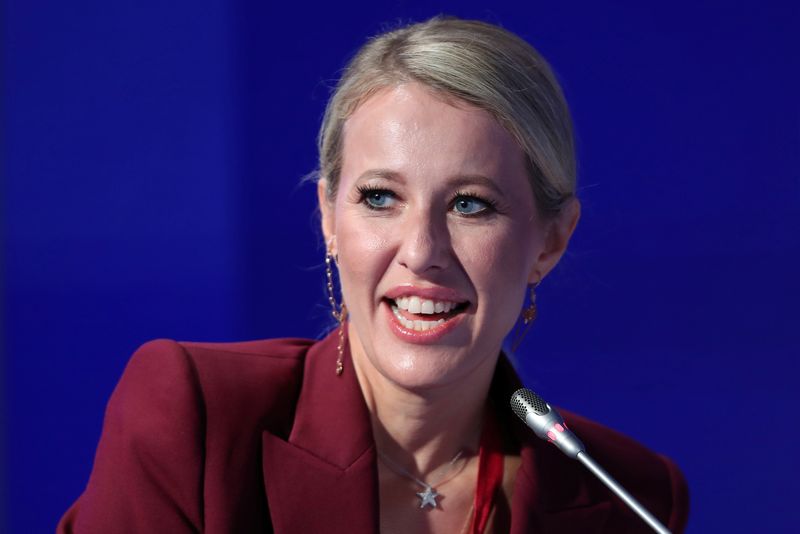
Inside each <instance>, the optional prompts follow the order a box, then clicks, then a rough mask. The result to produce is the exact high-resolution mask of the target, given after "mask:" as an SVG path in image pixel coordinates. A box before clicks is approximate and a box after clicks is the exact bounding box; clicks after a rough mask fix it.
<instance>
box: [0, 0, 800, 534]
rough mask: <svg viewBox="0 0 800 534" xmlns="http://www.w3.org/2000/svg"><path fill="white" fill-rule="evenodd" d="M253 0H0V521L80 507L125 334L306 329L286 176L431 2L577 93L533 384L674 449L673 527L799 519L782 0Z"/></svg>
mask: <svg viewBox="0 0 800 534" xmlns="http://www.w3.org/2000/svg"><path fill="white" fill-rule="evenodd" d="M268 4H271V3H269V2H257V1H250V2H247V1H243V0H240V1H238V2H230V1H223V0H216V1H212V2H205V3H203V4H202V7H201V6H200V5H199V4H198V3H197V2H153V1H137V2H108V1H107V0H105V1H100V0H95V1H83V2H78V3H75V2H55V1H47V0H24V1H23V0H8V1H7V2H6V4H5V6H4V10H5V17H4V40H5V44H4V46H3V53H4V57H3V63H4V71H5V73H4V84H3V91H4V95H3V98H4V103H3V105H4V136H5V147H4V148H5V153H4V166H5V167H4V169H3V178H4V182H3V187H4V195H3V208H2V209H3V221H2V228H3V230H4V232H5V236H4V238H5V241H4V251H3V252H4V260H5V266H4V269H5V280H4V323H5V324H4V337H5V339H4V343H5V347H4V349H5V350H4V353H5V356H4V359H3V364H4V374H5V392H4V393H5V396H4V399H3V402H4V403H5V418H4V423H5V424H4V426H5V449H6V450H5V452H6V463H5V471H6V473H5V474H6V481H5V490H4V491H5V498H4V499H3V504H4V505H5V507H6V512H7V516H8V517H7V525H8V528H7V531H9V532H23V531H24V532H45V531H51V530H52V528H53V526H54V524H55V522H56V521H57V518H58V517H59V516H60V514H61V513H62V512H63V511H64V510H65V509H66V508H67V507H68V506H69V504H70V503H71V502H72V500H74V499H75V498H76V497H77V496H78V495H79V493H80V492H81V490H82V488H83V486H84V485H85V483H86V479H87V477H88V474H89V470H90V467H91V462H92V457H93V453H94V447H95V444H96V441H97V438H98V437H99V433H100V429H101V422H102V415H103V408H104V405H105V402H106V400H107V398H108V396H109V394H110V393H111V390H112V388H113V387H114V384H115V382H116V380H117V378H118V377H119V374H120V373H121V371H122V369H123V367H124V365H125V362H126V360H127V358H128V356H129V355H130V353H131V352H132V351H133V350H134V349H135V348H136V347H137V346H138V345H139V344H141V343H142V342H144V341H146V340H147V339H150V338H154V337H171V338H178V339H198V340H233V339H243V338H257V337H274V336H307V337H314V336H317V335H318V334H319V333H320V332H321V331H322V329H323V327H324V324H325V323H326V321H327V315H326V311H325V306H324V304H325V300H324V295H323V287H324V285H323V271H322V269H321V260H322V248H321V246H320V239H319V236H318V233H317V231H316V224H317V223H316V219H315V217H314V190H313V187H310V186H307V185H306V186H302V187H299V186H298V183H299V180H300V178H301V177H302V176H303V175H304V174H305V173H307V172H309V171H311V170H313V168H314V166H315V150H314V137H315V132H316V128H317V125H318V122H319V119H320V117H321V113H322V109H323V106H324V103H325V100H326V97H327V94H328V87H329V86H330V84H331V83H332V80H333V79H335V77H336V76H337V72H338V69H340V68H341V66H342V65H343V63H344V61H345V59H346V58H347V57H349V56H350V55H351V54H352V53H353V52H354V51H355V49H356V48H357V47H358V46H359V45H360V44H361V43H362V42H363V39H364V37H365V36H367V35H371V34H374V33H376V32H378V31H379V30H380V29H382V28H384V27H385V24H386V23H391V22H393V21H396V20H398V19H402V20H412V19H413V20H418V19H421V18H426V17H428V16H430V15H433V14H436V13H438V12H448V13H452V14H457V15H460V16H465V17H479V18H483V19H486V20H489V21H493V22H500V23H502V24H504V25H505V26H506V27H508V28H509V29H511V30H514V31H516V32H518V33H519V34H521V35H522V36H524V37H526V38H527V39H529V40H530V41H531V42H532V43H534V44H535V45H536V46H537V47H538V48H539V49H540V50H541V51H542V52H543V53H544V54H545V55H546V56H547V57H548V58H549V59H550V61H551V62H552V64H553V65H554V67H555V69H556V71H557V72H558V73H559V75H560V78H561V79H562V81H563V84H564V87H565V90H566V93H567V96H568V99H569V100H570V103H571V105H572V108H573V110H574V115H575V121H576V124H577V132H578V137H579V148H580V181H581V191H580V195H581V197H582V199H583V206H584V213H583V219H582V221H581V225H580V227H579V230H578V232H577V235H576V237H575V239H574V244H573V247H572V249H571V252H570V253H569V255H568V257H566V258H565V260H564V261H563V262H562V265H561V266H560V267H559V269H558V272H557V273H556V275H555V276H553V277H551V278H550V279H548V281H547V282H546V283H545V284H544V285H543V287H542V288H541V289H540V291H539V299H538V303H539V306H540V318H539V320H538V321H537V324H536V325H535V327H534V329H533V331H532V332H531V333H530V334H529V336H528V339H527V340H526V343H525V345H524V346H523V348H522V349H521V351H520V354H519V357H520V360H521V361H522V366H523V373H524V374H525V376H526V378H527V380H528V382H529V383H530V384H531V385H533V386H535V387H537V388H538V389H539V390H540V392H541V393H542V394H544V395H545V396H546V397H548V398H549V399H550V400H551V401H552V402H554V403H557V404H561V405H563V406H565V407H569V408H572V409H575V410H577V411H580V412H582V413H584V414H586V415H588V416H590V417H593V418H595V419H598V420H600V421H602V422H604V423H606V424H608V425H610V426H613V427H616V428H618V429H620V430H623V431H625V432H627V433H629V434H631V435H632V436H634V437H636V438H637V439H639V440H641V441H643V442H644V443H646V444H648V445H649V446H651V447H652V448H654V449H656V450H659V451H662V452H664V453H666V454H668V455H670V456H672V457H674V458H675V459H676V460H677V461H678V462H679V464H680V465H681V466H682V467H683V469H684V471H685V473H686V475H687V477H688V479H689V483H690V486H691V489H692V504H693V510H692V516H691V521H690V529H689V531H690V532H697V533H699V532H722V531H729V532H757V531H759V532H789V527H788V524H789V519H790V514H789V512H788V511H787V509H788V507H789V505H790V504H793V503H794V502H795V500H796V498H797V497H798V491H797V490H796V483H795V482H794V480H793V479H794V477H795V476H796V474H797V473H798V472H800V469H798V462H797V460H796V459H794V458H795V455H793V454H791V449H792V446H793V444H794V442H795V441H796V438H797V437H798V432H797V424H796V423H791V421H792V420H796V419H797V418H796V416H792V414H793V413H794V412H795V409H796V408H797V407H798V404H799V402H798V401H799V400H800V399H798V393H797V387H796V385H795V381H796V377H797V376H798V373H797V371H798V365H797V359H798V356H800V333H799V332H798V330H799V329H798V327H797V323H798V318H800V313H798V311H797V309H798V308H797V302H798V300H799V299H800V282H799V281H798V272H800V237H798V230H799V229H800V171H798V169H799V168H800V166H799V165H798V164H800V156H799V155H798V154H800V150H798V149H800V111H799V110H800V106H799V105H798V101H797V98H798V97H797V95H798V94H800V83H798V72H800V61H798V56H797V54H796V50H797V49H798V45H800V42H798V41H799V39H798V37H797V28H798V27H800V20H799V17H798V11H797V7H794V6H790V2H787V3H786V5H785V6H782V5H781V3H780V2H772V3H771V5H769V6H765V5H764V3H763V2H756V1H754V0H750V1H748V2H745V3H737V4H736V7H735V8H734V7H727V6H728V5H729V3H727V2H717V3H714V4H712V3H709V2H700V3H698V2H688V1H684V2H678V3H677V4H676V3H675V2H672V3H670V4H669V5H668V7H655V5H654V4H652V3H644V2H636V1H628V2H616V3H614V5H613V6H612V5H600V4H602V3H598V2H494V3H493V5H494V6H495V7H492V8H491V9H490V8H487V7H480V6H479V5H478V3H476V2H463V1H450V2H444V1H441V2H433V3H432V4H430V5H432V6H433V7H425V8H423V7H420V6H421V5H422V2H420V3H419V5H415V4H412V3H411V2H404V1H395V2H391V3H386V4H387V5H386V6H383V7H381V6H378V5H377V4H376V3H372V5H371V6H370V8H369V9H363V8H362V9H358V8H356V7H349V8H348V7H346V6H343V5H342V4H341V3H339V2H336V3H331V4H330V5H328V6H327V7H310V6H308V5H307V4H304V3H293V4H291V5H283V6H275V5H268ZM731 6H732V5H731ZM621 406H628V408H626V409H621V408H620V407H621ZM778 435H780V436H782V438H783V439H781V440H778V439H776V436H778ZM0 530H2V525H0Z"/></svg>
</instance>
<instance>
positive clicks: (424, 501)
mask: <svg viewBox="0 0 800 534" xmlns="http://www.w3.org/2000/svg"><path fill="white" fill-rule="evenodd" d="M463 454H464V449H461V450H460V451H458V452H457V453H456V455H455V456H453V458H452V459H451V460H450V462H448V464H447V470H446V471H445V472H444V473H443V474H442V479H440V480H436V481H435V482H425V481H424V480H420V479H418V478H417V477H415V476H414V475H412V474H411V472H409V471H408V469H405V468H404V467H403V466H401V465H398V464H396V463H395V462H393V461H392V459H391V458H389V457H388V456H386V455H385V454H384V453H382V452H381V451H378V456H379V457H380V459H381V461H382V462H383V465H385V466H386V467H388V468H389V469H391V470H392V471H394V473H395V474H397V475H400V476H401V477H404V478H407V479H408V480H410V481H412V482H414V483H416V484H417V485H419V486H421V487H422V491H418V492H415V493H416V494H417V497H419V500H420V502H419V507H420V508H425V507H426V506H430V507H431V508H437V507H438V506H439V503H438V502H437V501H436V499H437V498H438V497H441V493H439V492H438V491H436V488H435V486H441V485H443V484H445V483H447V482H449V481H450V480H451V479H453V478H455V476H456V475H458V474H459V473H460V472H461V470H460V469H459V470H457V471H456V472H455V473H450V471H452V469H453V466H454V465H455V463H456V462H457V461H458V460H459V458H461V456H462V455H463ZM464 465H466V462H465V464H464ZM462 468H463V465H462ZM448 473H450V476H447V475H448Z"/></svg>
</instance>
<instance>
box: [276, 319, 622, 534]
mask: <svg viewBox="0 0 800 534" xmlns="http://www.w3.org/2000/svg"><path fill="white" fill-rule="evenodd" d="M337 336H338V334H337V333H336V332H333V333H332V334H330V335H329V336H328V337H326V338H325V339H324V340H322V341H320V342H318V343H315V344H314V345H313V346H312V347H311V348H310V349H309V352H308V354H307V356H306V360H305V371H304V378H303V385H302V388H301V391H300V396H299V398H298V401H297V409H296V413H295V418H294V425H293V427H292V430H291V433H290V434H289V436H288V439H285V438H284V437H281V436H279V435H277V434H274V433H272V432H270V431H264V433H263V435H262V453H263V458H262V465H263V475H264V486H265V489H266V494H267V500H268V505H269V508H270V515H271V517H272V522H273V528H274V530H275V532H276V533H291V532H329V533H332V534H336V533H339V532H342V533H345V532H347V533H352V534H360V533H372V532H378V528H379V521H378V509H379V502H378V475H377V465H376V462H377V460H376V454H375V445H374V440H373V437H372V430H371V425H370V417H369V412H368V410H367V407H366V404H365V402H364V399H363V396H362V393H361V388H360V386H359V384H358V380H357V379H356V374H355V372H354V370H353V365H352V360H351V357H350V351H349V344H345V347H346V348H345V353H344V364H345V370H344V373H343V374H342V375H341V376H336V374H335V371H334V370H335V366H336V356H337V343H338V337H337ZM519 387H522V384H521V382H520V380H519V377H518V375H517V373H516V372H515V371H514V368H513V367H512V365H511V364H510V363H509V361H508V360H507V358H506V357H505V356H504V355H501V357H500V359H499V361H498V365H497V369H496V371H495V376H494V379H493V382H492V388H491V391H490V399H491V402H492V403H493V405H494V407H495V413H496V417H497V420H498V423H499V425H500V426H502V427H504V428H506V429H507V433H508V434H509V436H510V437H511V439H512V441H513V442H515V443H517V444H518V446H519V452H520V455H521V459H522V467H521V468H520V471H519V473H518V474H517V478H516V481H515V483H514V493H513V496H512V503H511V532H512V533H513V534H523V533H526V534H527V533H531V532H564V533H569V532H575V533H589V534H590V533H593V532H602V531H603V529H604V525H605V523H606V521H607V518H608V514H609V511H610V505H611V503H610V501H608V500H601V501H598V500H597V499H595V498H593V497H592V495H591V494H590V492H589V491H587V487H586V484H585V481H586V473H585V472H584V471H583V466H581V465H579V463H578V462H575V461H574V460H570V459H569V458H567V457H566V456H564V455H563V454H561V452H559V451H558V450H557V449H556V448H555V447H553V446H552V445H550V444H548V443H546V442H544V441H541V440H539V439H538V438H536V437H535V436H534V435H533V433H532V431H530V430H529V429H528V428H527V427H526V426H525V425H524V424H523V423H522V422H521V421H520V420H519V419H518V418H517V417H516V416H514V415H513V413H512V412H511V410H510V409H509V408H508V400H509V398H510V397H511V394H512V393H513V392H514V391H516V389H518V388H519Z"/></svg>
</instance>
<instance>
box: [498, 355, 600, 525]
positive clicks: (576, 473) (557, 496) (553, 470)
mask: <svg viewBox="0 0 800 534" xmlns="http://www.w3.org/2000/svg"><path fill="white" fill-rule="evenodd" d="M520 387H522V383H521V382H520V380H519V377H518V376H517V374H516V372H515V371H514V368H513V367H512V366H511V363H510V362H509V361H508V360H507V359H506V357H505V355H501V357H500V360H499V361H498V364H497V370H496V372H495V377H494V381H493V382H492V390H491V392H490V396H491V398H492V399H493V403H494V405H495V406H496V407H497V410H496V412H495V413H497V417H498V420H499V421H500V424H501V425H505V426H506V429H507V432H508V433H509V434H511V436H513V439H514V441H515V442H516V443H518V444H519V447H520V457H521V459H522V466H521V467H520V470H519V472H518V473H517V478H516V480H515V482H514V492H513V494H512V503H511V533H512V534H529V533H534V532H536V533H543V534H547V533H550V532H558V533H559V534H562V533H563V534H570V533H575V534H593V533H600V532H603V531H604V528H605V524H606V521H607V520H608V514H609V512H610V509H611V503H610V501H608V500H597V499H596V498H594V497H593V496H592V495H591V494H590V492H588V491H587V489H588V488H587V487H586V473H585V472H584V471H583V470H584V467H583V466H582V465H580V463H579V462H577V461H575V460H571V459H570V458H567V457H566V456H564V455H563V454H562V453H561V452H560V451H559V450H558V449H556V447H555V446H553V445H551V444H549V443H547V442H545V441H542V440H540V439H539V438H537V437H535V436H534V434H533V431H532V430H530V429H529V428H528V427H527V426H525V424H524V423H522V421H520V420H519V419H518V418H517V417H516V416H514V415H512V412H511V410H510V409H509V408H508V400H509V399H510V398H511V395H512V393H514V391H516V390H517V389H519V388H520Z"/></svg>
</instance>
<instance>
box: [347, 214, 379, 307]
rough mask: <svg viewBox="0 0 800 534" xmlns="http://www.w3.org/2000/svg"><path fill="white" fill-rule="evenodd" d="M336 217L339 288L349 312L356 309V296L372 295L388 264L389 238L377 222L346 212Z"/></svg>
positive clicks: (357, 297)
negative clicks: (360, 220) (361, 221)
mask: <svg viewBox="0 0 800 534" xmlns="http://www.w3.org/2000/svg"><path fill="white" fill-rule="evenodd" d="M337 220H338V221H341V223H340V224H338V225H337V226H336V241H337V252H338V254H339V276H340V278H341V282H342V292H343V293H344V297H345V301H346V302H348V306H349V307H351V308H352V309H351V312H354V313H357V310H356V309H355V305H356V302H357V299H359V298H361V296H362V295H365V294H369V295H370V297H371V294H372V293H373V292H374V289H375V286H376V284H377V283H378V281H379V280H380V278H381V276H382V275H383V273H384V272H385V271H386V269H387V267H388V265H389V262H390V257H389V254H388V252H387V251H388V249H389V245H388V243H389V240H388V237H387V236H386V235H385V232H381V228H380V226H376V225H368V224H363V223H358V222H354V220H353V219H352V218H347V217H346V216H345V217H337Z"/></svg>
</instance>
